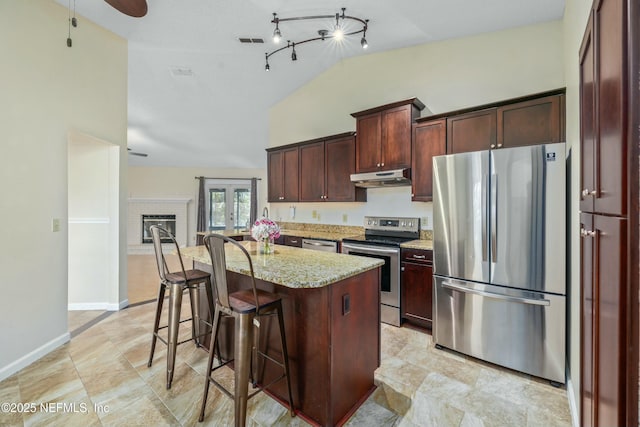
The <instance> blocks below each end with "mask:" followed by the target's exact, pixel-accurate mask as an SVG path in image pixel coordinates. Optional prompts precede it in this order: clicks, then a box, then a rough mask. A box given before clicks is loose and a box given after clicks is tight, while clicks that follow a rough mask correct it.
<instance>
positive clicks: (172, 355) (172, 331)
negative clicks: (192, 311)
mask: <svg viewBox="0 0 640 427" xmlns="http://www.w3.org/2000/svg"><path fill="white" fill-rule="evenodd" d="M182 289H183V287H182V284H180V283H173V284H171V290H170V293H169V325H168V327H167V329H168V333H169V339H168V344H167V389H170V388H171V382H172V381H173V368H174V366H175V364H176V349H177V347H178V331H179V329H180V308H181V306H182Z"/></svg>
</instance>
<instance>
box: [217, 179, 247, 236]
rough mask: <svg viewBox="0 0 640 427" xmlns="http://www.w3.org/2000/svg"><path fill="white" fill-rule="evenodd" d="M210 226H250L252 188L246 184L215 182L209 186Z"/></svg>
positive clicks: (229, 227)
mask: <svg viewBox="0 0 640 427" xmlns="http://www.w3.org/2000/svg"><path fill="white" fill-rule="evenodd" d="M208 190H209V191H208V200H209V203H208V206H207V208H208V209H207V211H208V212H207V214H208V216H207V217H208V228H209V230H226V229H232V228H242V229H244V228H248V226H249V225H250V224H249V212H250V209H251V189H250V187H249V185H248V184H247V185H244V184H222V185H221V184H213V185H211V186H210V187H209V188H208Z"/></svg>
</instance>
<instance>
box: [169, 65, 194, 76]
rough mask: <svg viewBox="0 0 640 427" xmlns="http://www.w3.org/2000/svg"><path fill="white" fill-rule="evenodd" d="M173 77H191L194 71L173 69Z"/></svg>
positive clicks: (184, 68)
mask: <svg viewBox="0 0 640 427" xmlns="http://www.w3.org/2000/svg"><path fill="white" fill-rule="evenodd" d="M171 75H172V76H173V77H191V76H193V70H192V69H191V68H189V67H171Z"/></svg>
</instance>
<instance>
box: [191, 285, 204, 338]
mask: <svg viewBox="0 0 640 427" xmlns="http://www.w3.org/2000/svg"><path fill="white" fill-rule="evenodd" d="M189 303H190V304H191V338H193V340H194V342H195V345H196V347H200V330H201V323H200V284H198V285H197V286H190V287H189Z"/></svg>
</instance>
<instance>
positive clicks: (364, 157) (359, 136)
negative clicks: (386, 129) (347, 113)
mask: <svg viewBox="0 0 640 427" xmlns="http://www.w3.org/2000/svg"><path fill="white" fill-rule="evenodd" d="M381 120H382V116H381V114H380V113H373V114H369V115H366V116H362V117H359V118H358V120H357V122H356V131H357V133H356V171H357V172H372V171H376V170H378V168H379V164H380V140H381V135H382V127H381V126H382V123H381Z"/></svg>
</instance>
